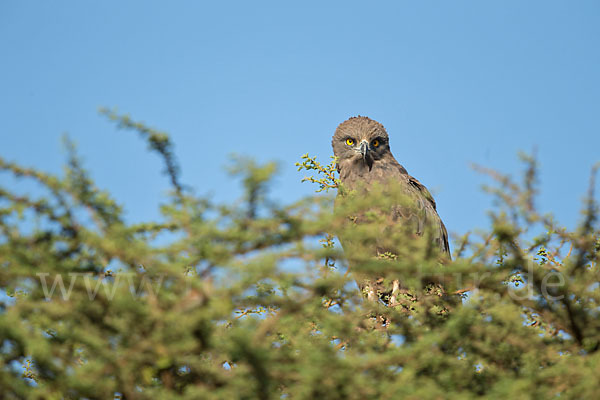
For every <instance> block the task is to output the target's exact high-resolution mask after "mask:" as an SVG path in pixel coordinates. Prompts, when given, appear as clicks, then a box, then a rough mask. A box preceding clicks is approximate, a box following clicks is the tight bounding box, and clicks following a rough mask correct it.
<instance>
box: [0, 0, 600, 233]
mask: <svg viewBox="0 0 600 400" xmlns="http://www.w3.org/2000/svg"><path fill="white" fill-rule="evenodd" d="M599 42H600V3H598V2H597V1H577V2H567V1H548V0H545V1H526V2H525V1H496V2H491V1H486V2H483V1H443V2H442V1H438V2H433V1H377V2H370V3H367V2H352V1H339V2H338V1H326V2H307V1H304V2H297V3H296V4H292V3H291V2H282V1H277V2H275V1H273V2H260V1H255V2H248V1H238V2H231V1H228V2H200V1H194V2H192V1H181V2H154V1H126V2H124V1H102V2H88V1H69V2H67V1H56V2H49V1H3V2H2V3H1V4H0V54H1V55H2V62H1V63H0V88H1V92H0V93H1V94H0V110H2V111H1V114H2V118H0V135H1V139H2V146H1V148H0V154H1V155H2V157H4V158H7V159H9V160H14V161H18V162H20V163H22V164H25V165H30V166H36V167H39V168H42V169H44V170H47V171H51V172H55V173H59V172H60V171H61V168H62V164H63V161H64V157H65V155H64V152H62V150H61V148H62V147H61V142H60V137H61V135H62V134H63V133H65V132H66V133H68V134H69V135H70V136H71V137H72V138H73V139H75V141H76V142H77V143H78V147H79V151H80V154H81V155H82V157H83V158H84V160H85V165H86V167H87V168H88V169H89V170H91V171H92V175H93V177H94V178H95V179H96V180H97V183H98V184H99V186H100V187H102V188H106V189H108V190H110V191H111V192H112V193H113V194H114V196H115V197H116V198H117V199H118V201H119V202H121V203H122V204H124V206H125V209H126V210H127V213H128V216H129V218H130V219H131V220H133V221H138V220H142V219H149V218H155V217H156V216H157V215H158V211H157V208H156V204H157V203H158V202H159V201H160V200H161V199H164V195H165V192H166V190H167V189H168V181H167V179H166V178H165V177H164V176H162V175H161V174H160V171H161V169H162V165H161V164H160V161H159V159H158V158H157V156H156V155H154V154H149V153H148V152H147V151H146V147H145V144H144V143H142V142H141V141H140V140H139V139H138V137H136V135H134V134H133V133H132V132H125V131H119V130H117V129H115V128H114V126H113V125H112V124H111V123H109V122H108V121H106V120H105V119H104V118H103V117H101V116H99V115H98V113H97V110H98V107H100V106H107V107H111V108H112V107H116V108H118V110H119V111H120V112H123V113H129V114H131V116H132V117H133V118H135V119H137V120H141V121H144V122H146V123H147V124H149V125H151V126H153V127H156V128H160V129H164V130H166V131H168V132H169V133H170V134H171V135H172V138H173V141H174V142H175V149H176V152H177V154H178V156H179V161H180V164H181V167H182V170H183V179H182V180H183V181H184V182H185V183H186V184H189V185H191V186H193V187H195V188H196V191H197V193H200V194H202V193H206V194H210V195H211V196H212V197H213V198H214V199H216V200H224V199H231V197H232V196H238V195H239V190H238V189H236V186H235V185H234V184H233V183H232V178H230V177H229V176H228V175H227V174H226V173H225V172H224V170H223V166H225V165H226V164H227V162H228V155H229V154H230V153H240V154H245V155H249V156H253V157H255V158H257V159H258V160H261V161H266V160H278V161H279V162H280V163H281V166H282V169H281V173H280V175H279V176H278V178H277V181H276V184H275V185H274V187H273V195H274V197H275V198H277V199H279V200H280V201H281V202H291V201H293V200H295V199H298V198H299V197H301V196H303V195H306V194H309V193H311V192H312V190H313V187H311V186H310V185H309V184H306V183H305V184H301V183H300V179H301V178H302V173H298V172H296V168H295V167H294V165H293V164H294V162H296V161H298V160H299V159H300V156H301V155H302V154H304V153H310V154H311V155H316V156H318V157H319V159H321V160H322V161H328V157H329V156H330V155H331V144H330V142H331V136H332V134H333V131H334V130H335V128H336V126H337V125H338V124H339V123H340V122H342V121H344V120H345V119H347V118H348V117H350V116H354V115H357V114H360V115H367V116H370V117H371V118H374V119H376V120H378V121H380V122H381V123H383V124H384V125H385V127H386V128H387V130H388V132H389V134H390V144H391V148H392V152H393V153H394V155H395V156H396V158H397V159H398V160H399V161H400V163H402V164H403V165H404V166H405V167H406V168H407V169H408V171H409V173H411V174H412V175H414V176H416V177H417V178H418V179H419V180H421V182H423V183H424V184H425V185H427V186H428V187H429V189H430V190H431V191H432V192H433V193H434V196H435V197H436V200H437V202H438V208H439V211H440V214H441V216H442V218H443V219H444V221H445V223H446V225H447V226H448V229H449V231H451V232H455V233H464V232H466V231H468V230H470V229H473V228H476V227H484V226H486V225H487V217H486V214H485V211H486V210H487V209H489V208H490V204H491V202H490V200H489V198H488V197H487V196H486V195H484V194H482V193H481V190H480V189H479V187H480V185H481V184H482V183H483V182H484V181H485V179H484V178H483V177H481V176H480V175H479V174H477V173H475V172H474V171H473V170H472V169H471V168H470V164H471V163H479V164H482V165H485V166H489V167H493V168H497V169H499V170H501V171H504V172H509V173H512V174H518V173H519V171H520V169H521V167H520V164H519V162H518V158H517V152H518V151H519V150H525V151H531V150H533V149H534V148H537V154H538V157H539V160H540V163H541V180H542V193H541V197H540V199H539V205H540V206H541V208H542V209H543V210H544V211H546V212H548V211H551V212H554V213H555V214H556V215H557V216H558V218H559V220H560V221H562V222H563V223H564V224H566V225H568V226H571V227H572V226H574V224H575V223H576V222H577V221H578V220H579V209H580V207H581V199H582V197H583V196H584V194H585V192H586V190H587V184H588V179H589V172H590V168H591V166H592V165H593V164H594V163H595V162H598V161H600V153H599V152H598V149H599V148H600V129H599V128H600V50H599V49H600V45H599ZM3 182H4V183H5V184H6V183H7V182H9V181H8V180H7V179H6V177H5V176H0V183H3Z"/></svg>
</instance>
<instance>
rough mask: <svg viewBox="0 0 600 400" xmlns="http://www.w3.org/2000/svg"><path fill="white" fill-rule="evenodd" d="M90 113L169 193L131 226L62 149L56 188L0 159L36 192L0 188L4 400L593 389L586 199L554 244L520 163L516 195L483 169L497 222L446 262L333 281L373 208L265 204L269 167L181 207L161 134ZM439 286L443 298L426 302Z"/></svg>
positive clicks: (366, 231) (591, 248)
mask: <svg viewBox="0 0 600 400" xmlns="http://www.w3.org/2000/svg"><path fill="white" fill-rule="evenodd" d="M105 114H106V115H108V116H109V117H110V118H111V119H113V120H115V121H116V122H117V123H118V124H119V126H122V127H125V128H128V129H133V130H135V131H137V132H139V133H140V134H141V136H142V137H143V138H144V139H146V140H147V141H148V142H149V145H150V148H151V149H153V150H156V151H157V152H158V153H159V154H160V155H161V157H162V158H163V161H164V163H165V166H166V172H167V175H168V176H169V179H170V181H171V183H172V185H173V188H174V192H173V194H172V196H171V197H170V198H169V199H167V203H166V204H163V205H162V206H161V208H160V210H161V212H162V218H161V220H160V221H148V222H145V223H136V224H131V223H128V222H127V221H126V219H125V218H124V217H123V215H122V211H121V207H120V206H119V205H118V203H117V202H116V201H115V200H114V199H113V198H112V197H111V195H110V194H109V193H107V192H105V191H102V190H100V189H98V188H96V187H95V186H94V183H93V180H92V179H91V177H90V175H89V174H88V172H87V171H85V170H84V169H83V168H82V165H81V162H80V161H79V160H78V158H77V156H76V154H75V150H74V147H73V145H72V144H69V143H68V142H67V146H68V149H69V159H68V163H67V167H66V173H65V174H64V176H62V177H57V176H53V175H49V174H46V173H43V172H41V171H37V170H34V169H29V168H24V167H22V166H20V165H17V164H15V163H11V162H8V161H6V160H4V159H0V169H1V170H3V171H4V172H5V173H8V174H12V175H14V176H16V177H18V178H21V179H30V180H33V181H34V182H36V183H37V186H38V188H39V190H37V191H36V194H35V195H25V194H19V193H17V191H16V190H13V189H9V188H0V230H1V233H0V288H1V290H2V292H3V294H2V295H0V301H1V302H2V303H1V304H0V338H1V340H2V345H1V346H0V349H1V350H0V363H1V365H0V390H1V391H2V393H1V397H2V398H6V399H18V398H40V399H53V398H56V399H60V398H73V399H75V398H127V399H146V398H169V399H171V398H189V399H198V398H200V399H203V398H206V399H221V398H222V399H232V398H248V399H254V398H258V399H269V398H282V397H283V398H294V399H341V398H347V399H365V398H411V399H441V398H460V399H465V398H475V397H479V396H487V397H490V398H499V399H504V398H552V397H560V398H573V399H581V398H595V395H596V394H597V393H598V391H599V390H600V385H599V384H598V380H597V376H598V373H599V372H600V355H599V354H600V351H599V348H600V318H598V310H599V309H600V308H599V306H600V304H599V301H600V298H599V297H600V289H599V287H598V258H599V250H600V241H599V235H598V223H597V219H596V218H597V205H596V203H595V202H594V200H593V198H592V194H593V181H592V184H591V185H590V186H591V188H590V193H589V195H588V200H587V201H586V204H585V210H584V212H583V217H582V223H581V224H580V225H579V227H578V228H577V229H575V230H574V231H569V230H567V229H565V228H562V227H560V226H559V225H558V224H557V223H556V222H555V221H554V220H553V218H552V217H551V216H549V215H542V214H540V213H539V212H538V211H537V210H536V207H535V201H534V200H535V195H536V186H535V185H536V165H535V160H533V159H531V158H524V161H525V165H526V172H525V176H524V181H523V183H522V184H519V183H517V182H514V181H513V180H511V179H510V178H509V177H507V176H505V175H502V174H499V173H497V172H494V171H487V170H486V171H485V172H486V173H488V174H489V175H490V176H491V177H492V178H493V180H494V182H495V184H494V185H493V186H491V187H490V188H488V190H489V191H490V192H491V194H492V195H493V196H495V197H496V198H497V199H498V207H497V209H496V210H494V211H491V212H490V220H491V226H490V228H489V229H488V230H487V231H485V232H481V233H480V234H479V235H474V234H469V235H465V236H464V237H463V238H462V239H461V240H460V241H459V243H458V244H457V246H456V250H455V253H454V255H453V259H454V261H452V262H446V263H445V264H443V263H440V262H439V260H438V258H437V254H436V253H435V252H432V251H430V248H429V247H430V246H428V245H427V243H426V241H417V240H413V241H410V240H406V238H405V237H404V238H403V237H402V235H398V237H397V238H396V239H394V240H403V242H401V244H402V245H401V246H399V248H400V249H401V251H400V252H399V254H383V255H381V256H380V257H373V256H372V255H370V254H368V253H367V252H361V251H356V252H351V251H349V252H347V253H356V254H352V267H353V270H352V271H349V270H348V268H347V265H348V254H346V255H345V254H344V252H343V251H342V250H341V248H340V247H339V246H337V245H336V244H335V239H334V235H336V236H339V235H340V234H343V235H345V236H348V238H349V240H350V242H352V243H356V246H357V249H358V250H360V249H361V247H360V246H364V245H365V244H366V243H369V241H370V240H372V239H373V237H375V236H376V235H378V234H380V232H379V230H378V215H377V213H376V212H375V213H372V215H371V216H370V217H369V218H372V221H371V222H372V223H368V221H367V222H364V223H362V224H359V225H356V226H355V227H352V228H350V227H349V221H350V222H351V223H353V222H354V221H353V220H352V219H350V218H349V216H352V215H358V214H360V212H366V210H369V209H372V208H373V207H376V208H385V207H388V206H389V199H386V198H378V199H365V198H360V197H357V198H356V199H354V200H352V201H350V202H348V203H347V204H344V205H343V206H342V207H341V210H340V211H339V212H337V213H336V214H337V215H334V214H333V213H332V211H331V202H332V198H331V197H330V196H327V195H325V196H323V195H315V196H314V197H309V198H306V199H302V200H300V201H297V202H296V203H293V204H289V205H278V204H276V203H274V202H273V201H271V200H270V199H269V197H268V190H267V189H268V187H269V183H270V180H271V178H272V177H273V176H274V174H276V166H275V164H266V165H259V164H257V163H255V162H253V161H251V160H248V159H243V158H237V159H235V160H234V164H233V166H232V167H231V171H232V173H234V174H237V175H239V176H241V178H242V183H243V189H244V196H243V198H242V201H240V202H233V203H232V204H213V203H212V202H211V201H210V200H209V199H206V198H202V197H198V196H194V195H192V194H190V193H188V192H187V191H186V190H184V186H183V185H182V184H181V183H180V182H179V175H178V167H177V163H176V161H175V157H174V154H173V152H172V145H171V144H170V143H171V142H170V140H169V139H168V136H167V135H166V134H164V133H161V132H158V131H155V130H153V129H150V128H147V127H146V126H145V125H143V124H140V123H134V122H132V121H131V120H130V119H129V118H127V117H123V116H119V115H117V114H115V113H110V112H105ZM302 158H303V161H302V162H301V163H298V164H297V165H298V166H299V169H305V170H308V171H309V172H314V173H316V174H317V177H314V176H313V177H309V178H305V179H304V180H307V181H310V182H312V183H315V184H317V191H324V190H325V191H326V190H327V189H329V188H336V187H338V186H339V181H338V180H337V178H336V175H335V174H336V171H335V160H333V161H332V162H331V164H329V165H322V164H320V163H319V162H318V161H317V160H316V158H314V157H313V158H311V157H309V156H308V155H305V156H303V157H302ZM388 189H389V188H388ZM391 236H394V235H391ZM356 273H365V274H369V273H376V274H378V276H384V277H386V278H388V277H389V278H390V279H392V278H395V279H397V277H401V280H402V284H403V286H404V287H405V288H406V289H407V290H406V291H405V293H404V298H403V300H402V301H401V304H400V305H398V306H396V307H385V306H383V305H382V304H379V303H376V302H371V301H367V300H365V299H364V298H363V296H362V295H361V293H360V292H359V290H358V289H357V288H356V285H355V284H354V281H353V275H354V274H356ZM432 285H433V286H432ZM436 285H437V286H436ZM442 287H443V289H444V291H445V293H446V294H447V295H441V293H438V292H436V291H435V290H433V289H435V288H442ZM432 288H433V289H432ZM453 294H454V295H455V296H458V295H462V296H463V297H465V298H464V299H463V301H462V302H457V301H456V299H455V298H454V299H453V296H452V295H453ZM467 294H468V295H467ZM373 316H375V317H373ZM379 317H383V318H379Z"/></svg>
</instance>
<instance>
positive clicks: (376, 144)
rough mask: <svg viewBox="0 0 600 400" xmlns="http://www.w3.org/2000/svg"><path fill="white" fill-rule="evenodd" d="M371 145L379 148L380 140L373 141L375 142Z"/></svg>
mask: <svg viewBox="0 0 600 400" xmlns="http://www.w3.org/2000/svg"><path fill="white" fill-rule="evenodd" d="M371 145H372V146H373V147H377V146H379V140H377V139H375V140H373V141H372V142H371Z"/></svg>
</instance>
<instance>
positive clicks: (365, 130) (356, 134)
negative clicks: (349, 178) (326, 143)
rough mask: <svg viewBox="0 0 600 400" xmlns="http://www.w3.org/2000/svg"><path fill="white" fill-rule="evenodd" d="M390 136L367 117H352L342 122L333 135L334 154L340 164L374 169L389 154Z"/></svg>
mask: <svg viewBox="0 0 600 400" xmlns="http://www.w3.org/2000/svg"><path fill="white" fill-rule="evenodd" d="M388 139H389V138H388V134H387V132H386V131H385V128H384V127H383V125H381V124H380V123H379V122H377V121H374V120H372V119H370V118H367V117H361V116H358V117H352V118H350V119H348V120H346V121H344V122H342V123H341V124H340V125H339V126H338V127H337V129H336V130H335V134H334V135H333V140H332V141H331V145H332V146H333V154H334V155H335V156H336V157H337V158H338V162H339V163H340V164H346V163H352V164H359V165H362V166H364V167H368V168H369V170H370V169H371V168H373V164H374V163H376V162H377V161H378V160H380V159H382V158H383V157H384V155H385V154H386V153H389V151H390V146H389V140H388Z"/></svg>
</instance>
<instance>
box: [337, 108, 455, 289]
mask: <svg viewBox="0 0 600 400" xmlns="http://www.w3.org/2000/svg"><path fill="white" fill-rule="evenodd" d="M331 144H332V146H333V153H334V155H335V156H336V157H337V168H338V172H339V173H340V179H341V181H342V185H343V187H344V189H345V190H346V191H353V190H363V191H366V192H369V188H370V187H372V185H373V184H374V183H378V184H379V185H382V186H384V187H385V185H390V184H394V185H397V188H399V192H401V193H402V195H403V196H402V197H403V199H398V202H397V203H396V202H395V200H394V199H392V207H391V209H388V210H384V211H383V213H385V215H386V217H387V218H386V219H387V223H386V225H388V226H387V227H384V229H382V231H381V232H382V234H381V235H380V236H384V235H385V230H386V229H402V230H405V231H409V232H410V233H412V234H413V235H414V236H415V237H419V236H420V237H426V238H429V239H430V240H432V241H433V243H435V244H436V246H437V247H438V248H439V250H440V252H441V253H445V254H446V255H447V257H449V253H450V248H449V245H448V233H447V232H446V228H445V226H444V224H443V222H442V220H441V218H440V217H439V215H438V213H437V211H436V204H435V201H434V199H433V196H431V194H430V193H429V191H428V190H427V188H426V187H425V186H424V185H423V184H421V183H420V182H419V181H418V180H417V179H415V178H414V177H412V176H410V175H409V174H408V172H407V171H406V169H405V168H404V167H403V166H402V165H400V164H399V163H398V161H396V159H395V158H394V156H393V155H392V153H391V151H390V146H389V137H388V134H387V132H386V130H385V128H384V127H383V125H381V124H380V123H379V122H377V121H374V120H372V119H370V118H367V117H361V116H358V117H353V118H350V119H348V120H346V121H344V122H342V123H341V124H340V125H339V126H338V127H337V129H336V131H335V134H334V135H333V140H332V142H331ZM390 193H396V194H397V193H398V191H396V192H394V191H390ZM384 195H385V191H384ZM341 199H343V195H342V194H341V193H340V192H338V200H336V206H337V205H338V204H339V201H341ZM359 222H360V221H359ZM381 239H382V240H381V241H380V240H377V243H378V244H377V245H376V246H375V247H376V248H375V249H373V254H372V255H378V254H382V253H383V252H391V253H394V254H399V251H398V250H399V249H397V248H386V246H385V245H383V243H385V240H384V239H385V238H383V237H381ZM340 240H341V242H342V246H343V247H344V249H345V250H346V248H347V247H348V246H347V243H345V242H344V238H343V237H342V238H340ZM380 242H381V243H382V245H379V243H380ZM359 285H360V286H361V288H363V289H364V287H365V284H361V282H359ZM396 285H397V283H395V284H394V286H396ZM372 287H373V285H371V288H372ZM367 291H369V289H367ZM371 291H372V290H371ZM369 297H370V298H371V297H373V296H372V295H371V294H369Z"/></svg>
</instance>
